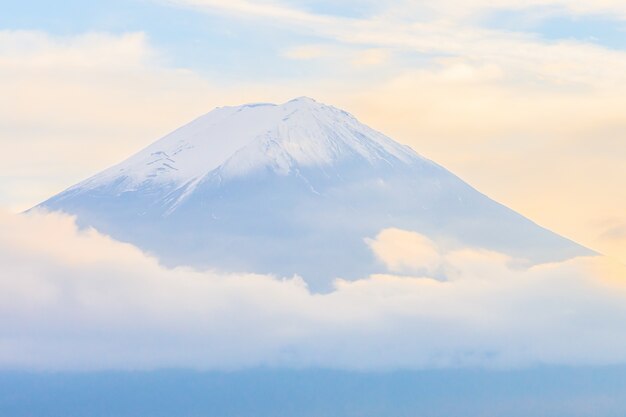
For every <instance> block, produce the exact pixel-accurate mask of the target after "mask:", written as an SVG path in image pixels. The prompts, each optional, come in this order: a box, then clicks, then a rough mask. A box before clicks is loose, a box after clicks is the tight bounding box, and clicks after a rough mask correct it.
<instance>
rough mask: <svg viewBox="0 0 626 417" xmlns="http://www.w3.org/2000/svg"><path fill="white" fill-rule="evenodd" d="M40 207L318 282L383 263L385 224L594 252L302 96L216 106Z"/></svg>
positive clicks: (177, 255)
mask: <svg viewBox="0 0 626 417" xmlns="http://www.w3.org/2000/svg"><path fill="white" fill-rule="evenodd" d="M41 206H42V207H45V208H47V209H50V210H62V211H65V212H68V213H71V214H75V215H77V218H78V221H79V223H80V224H81V225H84V226H87V225H89V226H93V227H96V228H97V229H99V230H100V231H102V232H104V233H108V234H110V235H112V236H113V237H115V238H117V239H120V240H123V241H128V242H131V243H134V244H136V245H138V246H139V247H141V248H143V249H144V250H147V251H149V252H152V253H154V254H155V255H157V256H158V257H159V258H160V259H161V260H162V261H163V262H164V263H166V264H168V265H181V264H184V265H192V266H196V267H213V268H219V269H224V270H236V271H243V270H247V271H253V272H264V273H268V272H269V273H276V274H280V275H292V274H300V275H303V276H304V277H305V279H307V281H308V282H309V283H310V284H311V285H312V286H313V287H314V288H327V287H328V285H329V283H330V281H331V280H332V279H333V278H334V277H338V276H341V277H344V278H358V277H361V276H363V275H364V274H367V273H372V272H376V271H377V270H379V269H380V265H378V264H377V262H376V260H375V259H373V257H372V254H371V253H370V251H369V250H368V248H367V246H366V245H365V243H364V239H365V238H366V237H372V236H374V235H375V234H376V233H378V232H379V231H380V230H381V229H383V228H386V227H399V228H403V229H407V230H415V231H418V232H420V233H424V234H426V235H428V236H430V237H432V238H433V239H435V240H438V241H442V242H443V241H445V242H447V243H448V244H450V242H452V243H451V244H454V242H458V243H459V244H469V245H473V246H478V247H483V248H487V249H494V250H498V251H501V252H505V253H509V254H511V255H512V256H516V257H521V258H525V259H528V260H529V261H531V262H543V261H550V260H560V259H564V258H568V257H571V256H576V255H583V254H589V253H590V251H588V250H587V249H585V248H583V247H581V246H579V245H577V244H575V243H573V242H571V241H569V240H567V239H564V238H562V237H560V236H558V235H556V234H554V233H552V232H549V231H548V230H546V229H543V228H541V227H539V226H537V225H536V224H534V223H532V222H531V221H529V220H528V219H525V218H524V217H522V216H520V215H519V214H517V213H515V212H513V211H511V210H509V209H508V208H506V207H504V206H502V205H500V204H498V203H496V202H494V201H492V200H490V199H489V198H487V197H486V196H484V195H483V194H480V193H479V192H477V191H476V190H474V189H473V188H471V187H470V186H469V185H467V184H466V183H464V182H463V181H461V180H460V179H459V178H457V177H456V176H454V175H453V174H451V173H450V172H448V171H447V170H445V169H444V168H442V167H440V166H439V165H437V164H435V163H433V162H431V161H429V160H427V159H425V158H423V157H421V156H419V155H418V154H416V153H415V152H414V151H413V150H411V149H410V148H409V147H407V146H404V145H400V144H398V143H397V142H395V141H393V140H392V139H390V138H388V137H386V136H384V135H383V134H381V133H379V132H377V131H375V130H373V129H370V128H369V127H367V126H365V125H363V124H361V123H360V122H359V121H357V120H356V119H355V118H354V117H353V116H351V115H350V114H348V113H346V112H344V111H342V110H339V109H336V108H334V107H331V106H327V105H324V104H321V103H318V102H316V101H314V100H312V99H310V98H305V97H303V98H298V99H295V100H292V101H289V102H287V103H285V104H282V105H275V104H265V103H261V104H248V105H243V106H236V107H221V108H217V109H215V110H213V111H212V112H210V113H208V114H206V115H204V116H202V117H200V118H198V119H196V120H194V121H192V122H191V123H189V124H187V125H185V126H183V127H181V128H179V129H177V130H176V131H174V132H172V133H170V134H169V135H167V136H165V137H163V138H162V139H160V140H158V141H157V142H155V143H153V144H152V145H150V146H148V147H147V148H145V149H144V150H142V151H141V152H139V153H137V154H135V155H134V156H132V157H130V158H128V159H127V160H125V161H123V162H122V163H120V164H118V165H116V166H114V167H112V168H110V169H107V170H105V171H103V172H101V173H100V174H97V175H95V176H94V177H92V178H90V179H87V180H86V181H83V182H81V183H79V184H77V185H75V186H73V187H71V188H70V189H68V190H67V191H65V192H63V193H61V194H59V195H57V196H55V197H52V198H51V199H49V200H47V201H46V202H44V203H42V204H41Z"/></svg>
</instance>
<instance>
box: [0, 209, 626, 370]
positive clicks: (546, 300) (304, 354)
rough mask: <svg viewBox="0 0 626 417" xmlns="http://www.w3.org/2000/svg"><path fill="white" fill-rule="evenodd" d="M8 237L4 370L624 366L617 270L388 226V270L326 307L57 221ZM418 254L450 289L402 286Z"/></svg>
mask: <svg viewBox="0 0 626 417" xmlns="http://www.w3.org/2000/svg"><path fill="white" fill-rule="evenodd" d="M0 231H1V233H0V265H1V267H0V268H1V271H0V367H2V368H4V369H64V370H67V369H153V368H164V367H167V368H170V367H189V368H198V369H236V368H244V367H249V366H261V365H269V366H287V367H292V366H293V367H309V366H314V367H332V368H341V369H397V368H433V367H459V366H460V367H465V366H487V367H517V366H526V365H533V364H545V363H549V364H611V363H624V362H626V335H624V332H623V321H624V319H626V302H625V301H626V286H625V285H624V284H625V282H624V280H626V272H625V271H626V269H625V268H624V267H623V266H621V265H619V264H615V263H613V262H611V261H609V260H607V259H602V258H579V259H574V260H571V261H568V262H565V263H559V264H547V265H540V266H536V267H533V268H531V269H527V270H524V269H521V268H519V267H512V266H511V260H510V259H508V258H507V257H506V256H504V255H501V254H497V253H488V252H481V251H475V250H472V249H471V248H460V249H454V250H441V249H438V250H439V255H438V256H435V254H433V253H432V249H433V244H432V243H430V242H428V241H427V240H426V239H425V238H424V237H423V236H420V235H417V234H414V233H411V232H407V231H400V230H386V231H382V232H381V234H380V235H379V236H378V237H376V238H374V239H372V240H370V245H371V246H372V247H373V248H375V251H376V253H377V254H378V255H379V256H380V257H381V259H384V260H386V261H387V262H389V266H390V269H391V270H390V272H389V273H388V274H381V275H374V276H371V277H366V278H364V279H361V280H358V281H353V282H348V281H342V280H338V281H337V283H336V288H335V290H334V291H333V292H331V293H329V294H324V295H322V294H312V293H311V292H310V291H309V290H308V289H307V287H306V284H305V282H304V281H303V280H302V279H300V278H298V277H293V278H287V279H285V278H277V277H271V276H265V275H255V274H224V273H217V272H212V271H205V272H201V271H194V270H191V269H188V268H176V269H166V268H164V267H162V266H160V265H159V263H158V262H157V260H156V259H154V258H151V257H149V256H146V255H145V254H143V253H142V252H141V251H140V250H138V249H137V248H135V247H132V246H130V245H128V244H123V243H120V242H116V241H113V240H112V239H110V238H108V237H106V236H102V235H100V234H98V233H97V232H95V231H93V230H82V231H81V230H78V229H77V228H76V226H75V225H74V222H73V219H72V218H70V217H67V216H64V215H61V214H44V213H34V214H29V215H20V216H15V215H9V214H2V215H1V216H0ZM398 248H401V249H402V250H401V251H399V254H397V255H394V256H391V255H390V254H392V253H393V251H395V250H397V249H398ZM425 248H426V250H424V249H425ZM423 255H426V256H423ZM416 256H419V257H421V259H422V261H425V262H426V265H428V266H429V267H430V266H432V265H434V264H436V263H438V262H437V261H439V263H442V265H445V271H446V273H445V276H444V277H443V279H440V278H439V279H434V278H432V277H431V276H429V275H428V274H423V275H397V274H394V272H393V270H395V269H397V268H398V265H400V266H401V268H402V270H403V271H405V272H411V271H416V270H420V269H421V266H422V265H421V264H420V263H419V262H420V261H417V260H416V259H415V257H416ZM407 266H408V267H407ZM415 268H416V269H415ZM572 340H576V343H571V341H572Z"/></svg>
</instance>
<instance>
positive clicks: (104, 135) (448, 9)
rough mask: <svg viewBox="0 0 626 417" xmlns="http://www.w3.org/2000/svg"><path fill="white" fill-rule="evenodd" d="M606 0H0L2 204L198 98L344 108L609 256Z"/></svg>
mask: <svg viewBox="0 0 626 417" xmlns="http://www.w3.org/2000/svg"><path fill="white" fill-rule="evenodd" d="M625 19H626V6H625V5H624V3H623V2H622V1H620V0H604V1H591V0H581V1H568V0H532V1H525V2H519V1H513V0H498V1H484V0H471V1H461V0H444V1H438V2H425V1H419V0H398V1H389V2H374V1H368V0H363V1H352V0H347V1H342V2H335V1H326V0H321V1H311V0H282V1H249V0H229V1H223V0H112V1H106V2H104V1H91V2H84V1H78V0H69V1H66V2H62V3H59V2H48V1H43V0H25V1H19V2H18V1H13V0H8V4H5V7H3V13H2V14H1V15H0V91H2V95H1V96H0V145H1V146H2V149H3V152H2V154H1V155H0V166H1V168H0V207H4V208H5V209H7V210H10V211H21V210H24V209H27V208H29V207H32V206H33V205H35V204H37V203H38V202H41V201H42V200H44V199H46V198H47V197H49V196H51V195H53V194H55V193H57V192H59V191H61V190H63V189H65V188H67V187H68V186H70V185H72V184H74V183H76V182H78V181H80V180H82V179H84V178H86V177H88V176H90V175H92V174H94V173H96V172H98V171H99V170H101V169H103V168H105V167H108V166H111V165H113V164H114V163H116V162H119V161H120V160H122V159H124V158H126V157H127V156H129V155H130V154H131V153H133V152H135V151H137V150H139V149H141V148H142V147H144V146H146V145H148V144H149V143H151V142H153V141H154V140H156V139H158V138H159V137H161V136H163V135H164V134H166V133H168V132H169V131H171V130H173V129H175V128H177V127H179V126H180V125H182V124H184V123H186V122H188V121H190V120H191V119H193V118H195V117H196V116H198V115H201V114H204V113H206V112H208V111H210V110H211V109H212V108H214V107H216V106H221V105H228V104H241V103H246V102H258V101H262V102H284V101H287V100H288V99H290V98H293V97H298V96H303V95H306V96H311V97H314V98H315V99H317V100H319V101H322V102H326V103H328V104H332V105H335V106H337V107H341V108H344V109H346V110H348V111H350V112H351V113H353V114H354V115H356V116H357V117H358V118H359V119H360V120H361V121H362V122H364V123H366V124H368V125H369V126H371V127H373V128H375V129H377V130H380V131H382V132H383V133H385V134H387V135H389V136H391V137H392V138H394V139H395V140H397V141H400V142H402V143H406V144H409V145H410V146H412V147H413V148H414V149H415V150H416V151H417V152H419V153H420V154H422V155H424V156H426V157H428V158H431V159H433V160H435V161H437V162H438V163H440V164H442V165H444V166H445V167H447V168H448V169H450V170H452V171H453V172H455V173H456V174H457V175H459V176H461V177H462V178H463V179H465V180H466V181H468V182H469V183H470V184H472V185H473V186H475V187H476V188H478V189H479V190H480V191H482V192H484V193H486V194H487V195H489V196H490V197H492V198H494V199H495V200H497V201H500V202H502V203H504V204H506V205H508V206H509V207H511V208H513V209H515V210H517V211H519V212H520V213H522V214H524V215H526V216H527V217H529V218H531V219H533V220H535V221H536V222H538V223H539V224H541V225H543V226H546V227H548V228H550V229H552V230H554V231H556V232H558V233H560V234H562V235H564V236H567V237H569V238H571V239H573V240H575V241H577V242H580V243H582V244H584V245H586V246H588V247H590V248H592V249H595V250H597V251H599V252H602V253H605V254H608V255H611V256H614V257H616V258H618V259H620V260H622V261H625V262H626V214H624V213H626V183H625V178H626V163H624V162H625V161H626V144H625V137H624V136H625V134H626V114H625V113H624V111H623V109H624V108H626V94H625V93H626V91H624V90H626V82H625V81H626V36H624V30H626V22H625Z"/></svg>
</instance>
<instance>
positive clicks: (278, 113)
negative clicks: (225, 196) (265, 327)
mask: <svg viewBox="0 0 626 417" xmlns="http://www.w3.org/2000/svg"><path fill="white" fill-rule="evenodd" d="M347 159H360V160H362V161H366V162H368V163H385V164H395V163H405V164H408V163H411V162H412V161H414V160H416V159H420V157H419V156H418V155H417V154H416V153H415V152H413V151H412V150H411V149H410V148H408V147H406V146H404V145H400V144H398V143H396V142H395V141H393V140H392V139H390V138H388V137H386V136H384V135H383V134H381V133H379V132H377V131H375V130H373V129H370V128H369V127H367V126H365V125H364V124H362V123H360V122H359V121H358V120H356V118H354V117H353V116H352V115H350V114H349V113H347V112H345V111H343V110H340V109H337V108H335V107H332V106H327V105H324V104H322V103H319V102H317V101H315V100H314V99H312V98H309V97H298V98H295V99H293V100H290V101H288V102H286V103H284V104H281V105H276V104H269V103H254V104H245V105H241V106H235V107H219V108H216V109H215V110H213V111H211V112H209V113H207V114H205V115H204V116H201V117H199V118H197V119H196V120H194V121H192V122H191V123H189V124H187V125H185V126H183V127H181V128H179V129H177V130H175V131H174V132H172V133H170V134H168V135H166V136H165V137H163V138H162V139H160V140H158V141H156V142H155V143H153V144H152V145H150V146H148V147H147V148H145V149H144V150H143V151H140V152H139V153H137V154H135V155H134V156H132V157H131V158H129V159H127V160H126V161H124V162H122V163H121V164H118V165H116V166H114V167H112V168H110V169H108V170H106V171H104V172H102V173H101V174H99V175H97V176H95V177H93V178H91V179H89V180H87V181H86V182H85V183H82V184H79V186H83V187H84V186H87V187H90V188H93V187H97V186H101V185H102V184H104V183H111V182H117V183H118V184H120V187H121V188H122V189H121V190H120V191H124V190H125V189H134V188H136V187H137V186H138V185H140V184H144V183H155V184H162V183H170V184H175V185H176V184H178V185H183V184H187V183H190V182H197V181H199V180H200V179H201V178H203V177H205V176H207V175H209V174H210V173H211V172H212V171H215V170H219V171H220V173H221V175H223V176H227V177H228V176H240V175H245V174H247V173H249V172H252V171H255V170H261V169H269V170H272V171H274V172H276V173H279V174H282V175H286V174H288V173H290V172H292V171H293V170H297V169H299V168H301V167H311V166H328V165H332V164H334V163H337V162H340V161H343V160H347Z"/></svg>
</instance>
